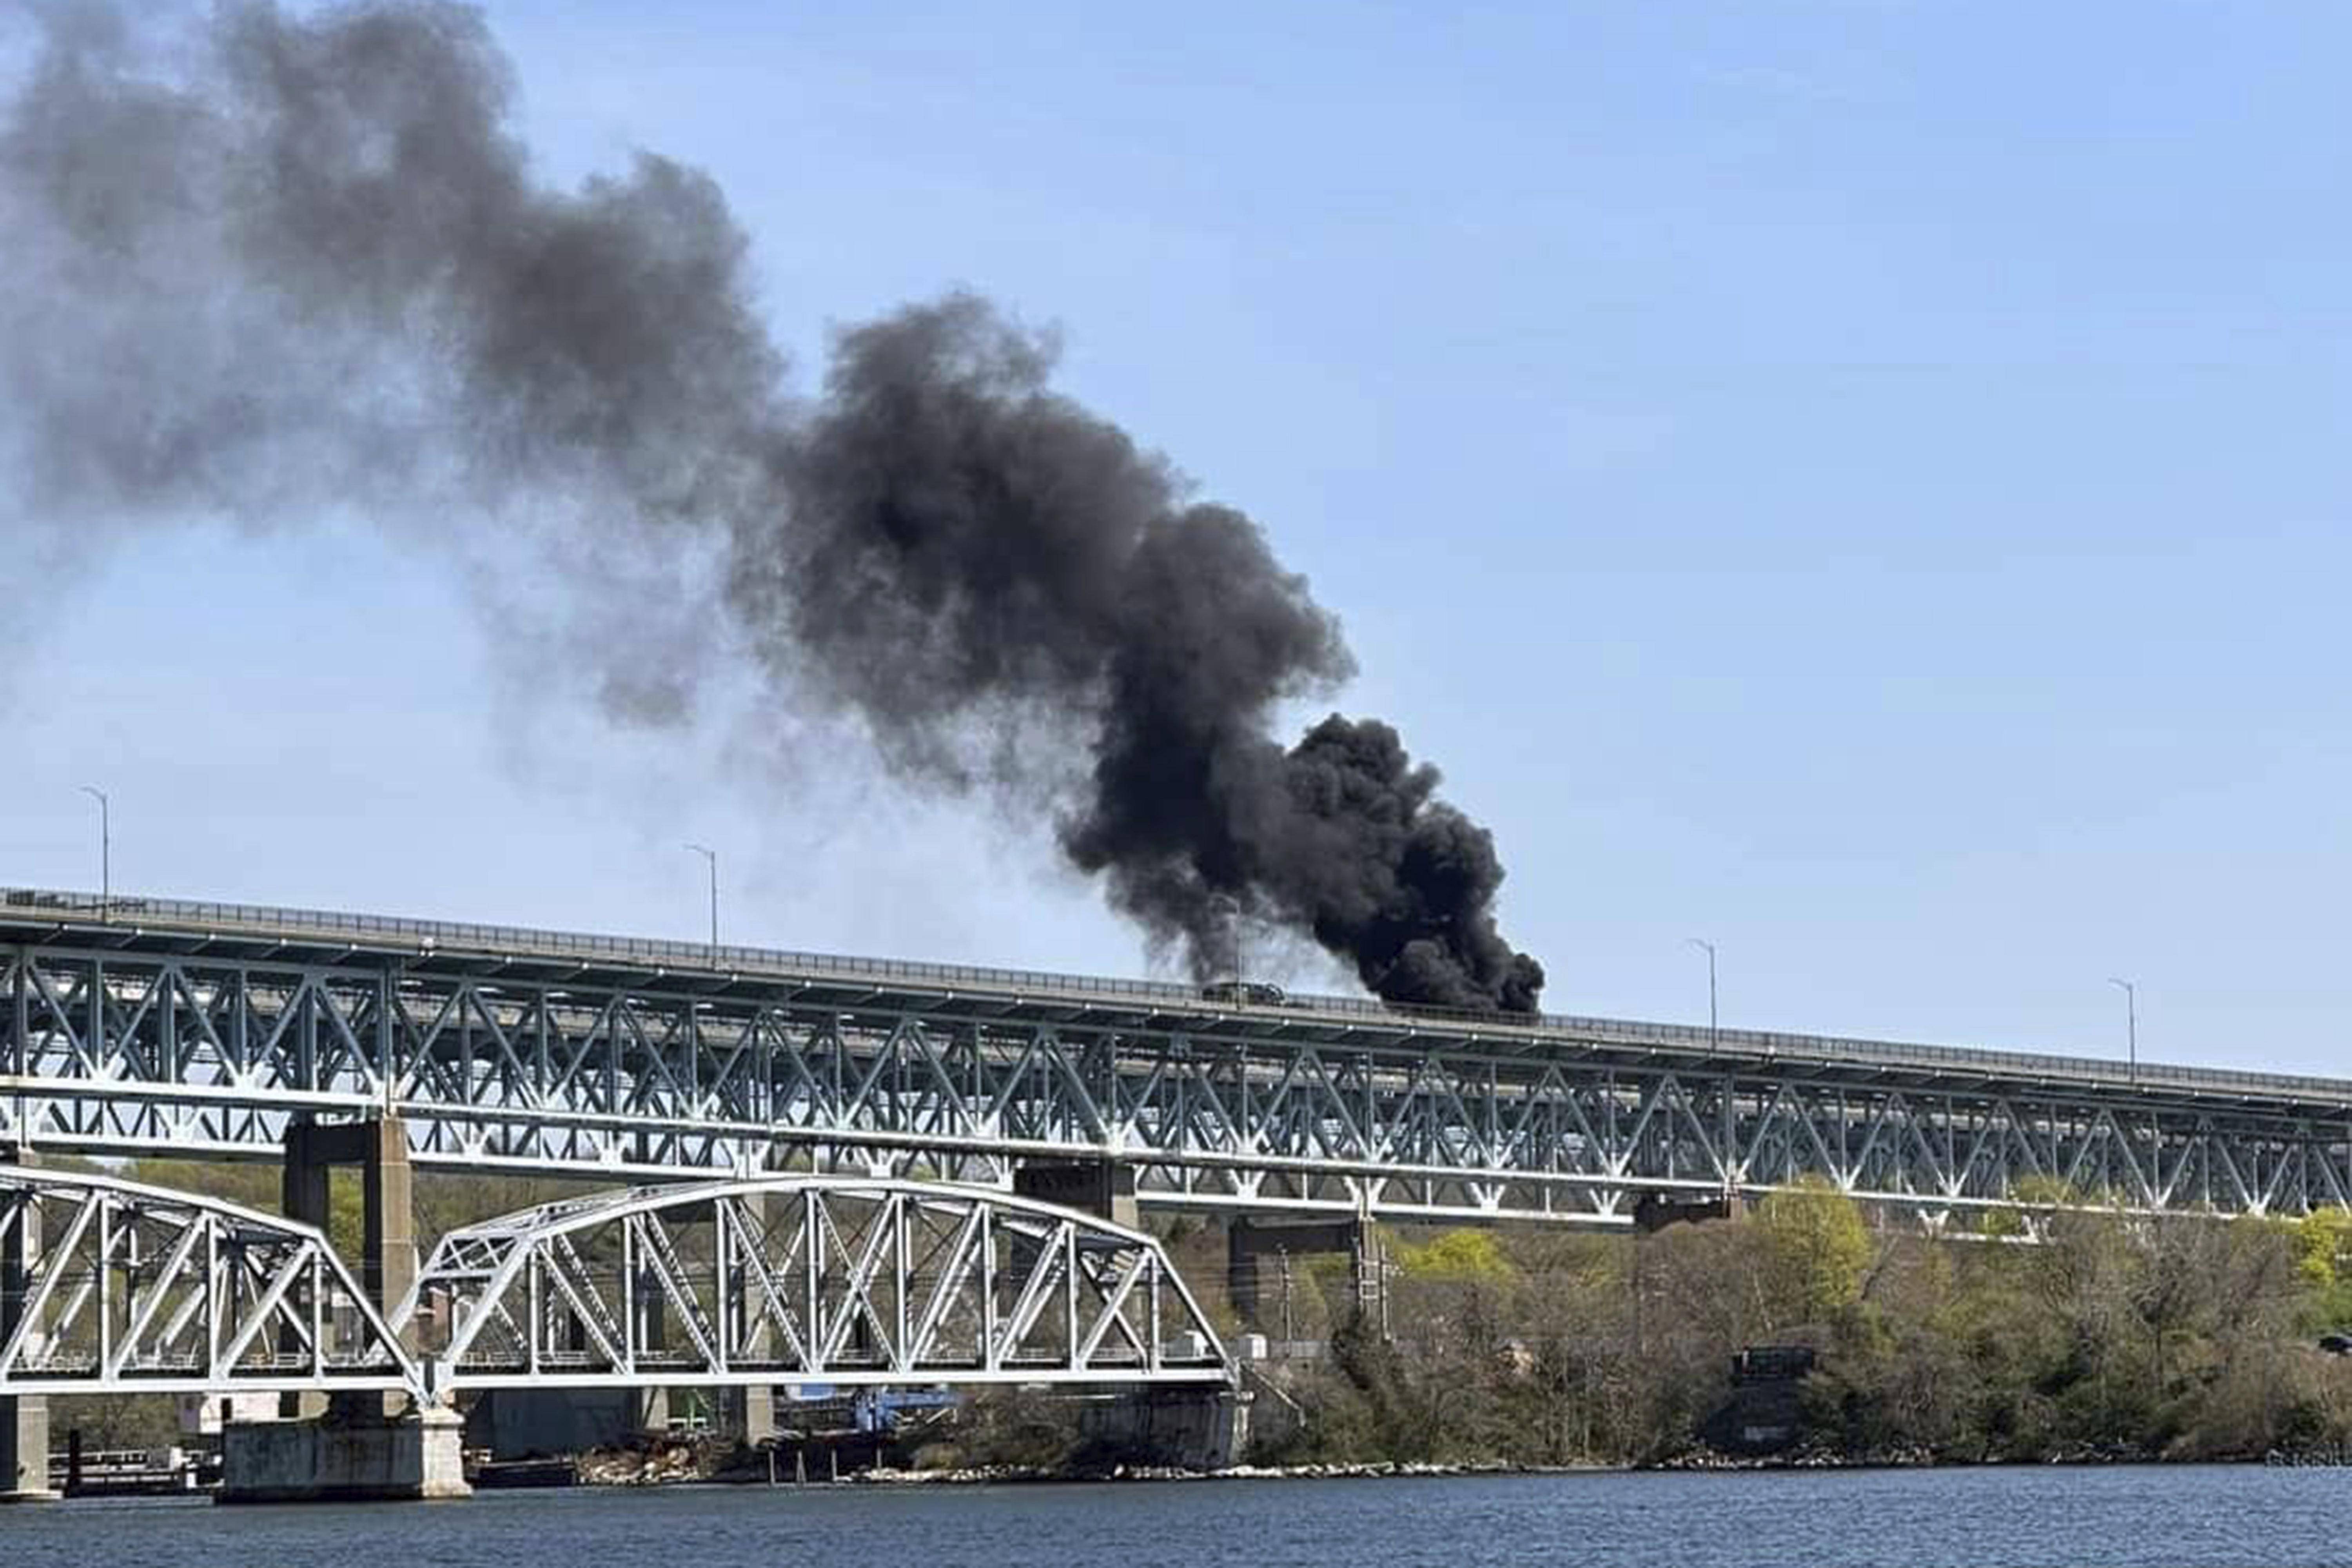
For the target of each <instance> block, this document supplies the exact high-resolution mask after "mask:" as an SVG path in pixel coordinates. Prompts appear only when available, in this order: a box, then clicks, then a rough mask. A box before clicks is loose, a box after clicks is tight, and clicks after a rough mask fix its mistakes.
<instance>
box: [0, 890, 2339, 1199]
mask: <svg viewBox="0 0 2352 1568" xmlns="http://www.w3.org/2000/svg"><path fill="white" fill-rule="evenodd" d="M318 918H323V917H318ZM13 919H14V917H13V916H12V915H10V914H8V913H7V912H5V911H0V934H5V932H6V931H8V929H9V922H10V921H12V920H13ZM19 934H26V935H27V937H28V940H26V941H25V942H21V943H20V944H18V945H16V946H14V947H7V948H0V1003H5V1006H6V1009H7V1015H6V1018H5V1025H6V1028H5V1048H0V1140H5V1139H7V1138H10V1137H16V1138H20V1139H24V1140H26V1141H28V1142H33V1143H35V1144H40V1145H47V1146H53V1147H61V1148H68V1149H80V1150H89V1151H101V1152H108V1151H110V1152H177V1153H190V1154H215V1155H229V1156H236V1155H240V1154H242V1155H252V1156H271V1157H274V1155H275V1153H276V1151H277V1149H278V1142H279V1139H280V1138H281V1136H282V1133H283V1130H284V1125H285V1121H286V1118H287V1116H288V1114H289V1112H292V1111H294V1110H314V1111H323V1112H329V1113H337V1112H340V1113H345V1114H358V1113H364V1112H367V1111H370V1110H381V1111H386V1112H393V1113H397V1114H398V1115H400V1116H401V1117H402V1118H403V1119H404V1121H405V1122H406V1124H407V1125H408V1126H409V1128H410V1130H411V1138H412V1142H413V1144H414V1148H415V1155H416V1158H417V1159H418V1160H419V1161H420V1162H421V1163H426V1164H436V1163H438V1164H444V1165H453V1166H455V1165H462V1166H465V1167H467V1168H478V1167H485V1166H503V1167H508V1168H512V1169H517V1170H536V1171H549V1172H562V1173H573V1174H579V1173H605V1174H623V1175H627V1176H633V1177H635V1176H643V1177H647V1178H658V1177H675V1176H677V1175H679V1174H685V1173H735V1174H749V1173H758V1172H761V1171H795V1170H814V1171H846V1172H852V1173H861V1174H877V1175H878V1174H907V1173H912V1174H921V1175H935V1176H938V1177H941V1178H944V1179H947V1180H950V1181H955V1182H960V1183H964V1184H980V1185H991V1184H1003V1182H1005V1181H1006V1180H1008V1179H1009V1175H1010V1172H1011V1169H1012V1166H1013V1164H1014V1163H1017V1162H1018V1161H1021V1160H1024V1159H1028V1158H1036V1157H1048V1158H1051V1157H1061V1158H1067V1157H1071V1156H1074V1155H1076V1156H1092V1157H1108V1158H1111V1159H1115V1160H1118V1161H1121V1162H1124V1163H1128V1164H1129V1165H1131V1166H1132V1167H1133V1168H1134V1169H1135V1171H1136V1173H1137V1178H1138V1196H1139V1200H1140V1201H1141V1202H1143V1203H1145V1204H1150V1205H1164V1206H1171V1207H1184V1208H1194V1209H1232V1210H1252V1209H1260V1210H1280V1209H1292V1210H1318V1211H1323V1212H1345V1213H1350V1214H1352V1213H1360V1212H1370V1213H1372V1214H1376V1215H1384V1216H1390V1217H1397V1218H1429V1219H1438V1218H1445V1219H1454V1218H1474V1219H1475V1218H1504V1217H1508V1218H1519V1219H1541V1220H1558V1221H1566V1222H1570V1223H1584V1224H1599V1225H1622V1224H1624V1223H1627V1222H1628V1219H1629V1216H1630V1214H1631V1211H1632V1208H1633V1203H1634V1200H1635V1199H1636V1198H1638V1197H1639V1196H1640V1195H1641V1194H1644V1193H1661V1194H1724V1193H1727V1192H1731V1193H1737V1192H1754V1191H1760V1190H1769V1189H1770V1188H1772V1187H1774V1186H1778V1185H1780V1184H1786V1183H1789V1182H1790V1181H1793V1180H1796V1179H1799V1178H1801V1177H1820V1178H1825V1179H1827V1180H1829V1181H1831V1182H1832V1183H1834V1184H1837V1185H1838V1186H1839V1187H1841V1188H1843V1190H1846V1191H1848V1192H1851V1193H1853V1194H1855V1195H1856V1196H1857V1197H1860V1198H1863V1199H1865V1200H1868V1201H1871V1202H1874V1203H1882V1204H1888V1205H1901V1206H1904V1207H1907V1208H1910V1209H1914V1210H1916V1211H1919V1212H1922V1213H1924V1214H1927V1215H1931V1216H1933V1215H1949V1214H1956V1213H1965V1212H1967V1211H1969V1210H1972V1209H1982V1208H1987V1207H1995V1208H1998V1207H2007V1206H2014V1205H2017V1204H2018V1203H2019V1201H2020V1199H2019V1194H2020V1189H2021V1187H2023V1188H2025V1189H2027V1190H2028V1191H2031V1192H2033V1193H2034V1194H2035V1195H2037V1196H2039V1197H2041V1198H2042V1199H2043V1200H2044V1201H2047V1199H2048V1196H2049V1194H2050V1193H2051V1192H2052V1191H2058V1190H2063V1191H2066V1192H2071V1193H2074V1194H2080V1195H2081V1196H2082V1197H2083V1199H2084V1201H2091V1202H2096V1203H2098V1204H2100V1205H2111V1206H2116V1207H2122V1208H2125V1209H2129V1210H2147V1211H2152V1212H2153V1211H2170V1210H2190V1211H2210V1212H2220V1213H2228V1214H2234V1213H2245V1212H2259V1213H2297V1212H2301V1211H2304V1210H2305V1209H2308V1208H2311V1207H2315V1206H2319V1205H2336V1204H2344V1203H2345V1202H2347V1195H2348V1194H2352V1085H2347V1084H2341V1083H2336V1082H2333V1081H2332V1080H2311V1079H2280V1078H2264V1077H2262V1076H2260V1075H2252V1074H2226V1073H2220V1072H2209V1071H2204V1070H2201V1069H2191V1068H2143V1069H2141V1071H2140V1072H2139V1074H2138V1075H2137V1077H2136V1078H2135V1079H2128V1080H2127V1079H2126V1078H2125V1075H2124V1070H2123V1069H2122V1068H2121V1067H2120V1066H2116V1065H2113V1064H2105V1063H2096V1062H2074V1061H2070V1060H2068V1059H2066V1058H2032V1057H2001V1056H1994V1055H1991V1054H1979V1053H1969V1052H1964V1051H1955V1050H1950V1049H1946V1048H1940V1047H1889V1046H1880V1045H1874V1044H1871V1043H1867V1042H1854V1043H1847V1044H1841V1043H1840V1042H1834V1041H1816V1040H1808V1039H1805V1038H1803V1037H1715V1036H1712V1035H1710V1034H1709V1032H1707V1031H1703V1030H1702V1031H1691V1030H1674V1029H1670V1028H1666V1027H1664V1026H1636V1025H1610V1024H1606V1023H1605V1022H1599V1021H1594V1022H1591V1023H1589V1024H1571V1023H1565V1022H1561V1021H1551V1022H1548V1023H1545V1024H1542V1025H1538V1026H1511V1025H1509V1024H1507V1022H1493V1023H1485V1024H1480V1025H1477V1026H1462V1025H1454V1024H1446V1025H1438V1024H1432V1023H1428V1022H1424V1021H1422V1020H1418V1019H1414V1018H1408V1017H1402V1016H1386V1015H1381V1014H1379V1013H1377V1012H1371V1013H1370V1014H1367V1013H1366V1012H1364V1011H1361V1010H1356V1011H1346V1012H1340V1011H1331V1012H1318V1011H1314V1010H1311V1009H1298V1008H1281V1007H1245V1006H1234V1007H1212V1006H1209V1005H1204V1004H1202V1003H1200V1002H1199V1001H1198V1000H1197V999H1196V1000H1195V1001H1194V1002H1193V1003H1192V1004H1191V1005H1189V1007H1188V1006H1186V1005H1179V1004H1178V1003H1175V1002H1172V1001H1169V1000H1166V999H1164V998H1161V999H1149V1000H1132V999H1128V998H1126V997H1124V996H1122V995H1118V994H1113V995H1111V996H1110V997H1108V998H1107V999H1106V998H1103V997H1096V996H1091V995H1086V994H1076V993H1075V992H1070V991H1068V990H1067V987H1065V989H1064V990H1062V991H1040V992H1039V993H1037V994H1032V993H1031V992H1030V991H1028V990H1026V989H1024V988H1023V987H1021V986H1020V985H1018V984H1013V983H1012V982H1006V983H1004V984H997V985H995V986H993V987H991V986H985V985H973V986H967V987H948V986H943V985H941V984H938V983H937V982H936V981H934V980H931V979H929V978H925V979H923V980H921V981H919V982H918V981H904V980H898V979H894V978H892V977H891V975H890V974H889V973H887V971H888V970H889V969H890V968H891V966H888V965H884V964H879V963H877V964H874V965H872V966H871V969H872V973H871V974H870V976H865V977H856V976H846V975H844V974H840V973H822V974H820V973H804V974H803V973H793V972H789V971H788V970H787V969H783V968H780V969H779V971H778V972H777V973H744V972H740V971H736V970H721V969H719V968H716V967H707V968H703V969H696V968H693V967H690V966H689V967H681V968H672V967H670V966H669V965H667V964H630V963H617V962H613V961H609V960H598V959H593V958H591V957H587V956H580V957H566V956H563V955H562V954H560V953H559V954H549V953H544V952H538V951H536V950H535V949H534V950H532V951H529V952H523V951H514V952H505V951H498V950H494V949H488V948H485V949H480V950H469V951H454V950H452V949H451V948H449V947H446V946H444V947H435V946H433V945H432V944H430V943H429V942H425V943H419V942H411V943H410V944H409V945H408V946H406V947H405V948H403V949H401V950H399V951H389V950H387V948H386V946H385V945H384V944H383V943H378V944H377V945H374V946H369V945H365V944H363V943H360V942H342V943H336V942H327V941H325V940H322V939H320V938H319V937H317V936H315V935H307V934H306V935H302V936H300V937H299V938H298V937H296V936H294V935H291V934H281V935H275V936H268V935H256V934H254V933H252V932H250V931H245V930H244V929H243V928H242V927H240V926H238V925H236V923H235V922H229V923H226V924H224V925H223V926H222V927H221V929H218V930H214V929H211V928H208V927H207V928H201V929H182V928H178V927H169V926H167V927H165V928H163V929H160V930H149V929H147V928H146V927H144V926H142V927H139V928H134V929H130V930H123V929H112V930H109V929H104V928H96V927H91V926H88V925H76V924H60V925H58V926H57V927H56V928H55V929H52V930H48V931H43V932H40V933H29V932H24V931H21V928H20V929H19ZM526 934H528V933H526ZM36 936H37V940H36V939H33V938H35V937H36ZM583 940H585V939H583ZM751 956H754V957H756V956H757V955H751ZM831 962H835V963H836V964H837V965H844V966H845V965H846V964H847V962H848V961H831ZM779 963H781V961H779ZM1015 978H1016V979H1017V977H1015ZM1727 1040H1728V1041H1729V1043H1727Z"/></svg>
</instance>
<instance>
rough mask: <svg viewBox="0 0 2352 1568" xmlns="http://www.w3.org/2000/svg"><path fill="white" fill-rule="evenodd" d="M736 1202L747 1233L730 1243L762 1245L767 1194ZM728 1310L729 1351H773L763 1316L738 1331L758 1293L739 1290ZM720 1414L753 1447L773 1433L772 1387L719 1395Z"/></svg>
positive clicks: (755, 1356)
mask: <svg viewBox="0 0 2352 1568" xmlns="http://www.w3.org/2000/svg"><path fill="white" fill-rule="evenodd" d="M736 1202H737V1203H738V1204H739V1205H740V1207H741V1212H742V1215H743V1218H744V1220H745V1222H746V1224H745V1226H744V1229H745V1230H746V1231H747V1232H749V1234H748V1235H746V1236H744V1237H740V1238H738V1239H737V1240H736V1241H735V1242H733V1243H730V1245H731V1246H736V1247H752V1246H755V1245H762V1244H761V1242H760V1237H763V1236H764V1235H765V1234H766V1233H767V1229H768V1224H769V1215H768V1196H767V1194H764V1193H761V1194H757V1195H755V1196H751V1197H746V1198H739V1199H737V1200H736ZM730 1310H731V1311H732V1312H733V1313H734V1314H735V1318H734V1321H735V1324H736V1326H737V1329H736V1333H735V1336H734V1338H733V1339H732V1340H731V1341H730V1346H729V1349H730V1354H733V1355H737V1356H741V1357H744V1358H746V1359H749V1360H755V1361H756V1360H763V1359H765V1358H766V1357H767V1356H769V1355H771V1354H772V1353H773V1346H774V1342H775V1329H774V1327H773V1326H772V1324H770V1323H769V1322H768V1321H766V1319H765V1318H764V1317H763V1318H761V1321H760V1326H759V1327H758V1328H757V1329H755V1330H752V1331H751V1332H749V1333H745V1332H742V1331H741V1325H743V1324H745V1323H748V1322H750V1321H751V1319H752V1317H753V1316H754V1315H755V1314H757V1313H758V1312H759V1310H760V1304H759V1292H758V1291H756V1290H752V1289H738V1290H736V1292H735V1295H734V1299H733V1300H732V1301H731V1302H730ZM719 1414H720V1416H721V1418H722V1419H723V1420H724V1422H725V1425H726V1429H727V1430H728V1431H729V1432H730V1433H732V1434H734V1436H736V1437H738V1438H740V1440H742V1441H743V1442H744V1443H747V1444H751V1445H754V1446H756V1445H758V1444H761V1443H764V1442H767V1441H768V1440H769V1439H771V1438H772V1437H773V1436H775V1435H776V1391H775V1388H774V1386H773V1385H772V1384H753V1385H751V1386H750V1387H746V1388H730V1389H728V1390H726V1391H725V1392H724V1393H723V1394H721V1395H720V1399H719Z"/></svg>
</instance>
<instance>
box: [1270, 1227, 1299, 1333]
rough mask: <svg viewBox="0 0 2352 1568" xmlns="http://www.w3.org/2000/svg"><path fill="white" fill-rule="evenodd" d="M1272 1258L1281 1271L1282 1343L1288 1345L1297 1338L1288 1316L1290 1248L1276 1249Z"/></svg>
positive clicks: (1294, 1322)
mask: <svg viewBox="0 0 2352 1568" xmlns="http://www.w3.org/2000/svg"><path fill="white" fill-rule="evenodd" d="M1274 1258H1275V1266H1276V1268H1279V1269H1280V1270H1281V1271H1282V1342H1283V1343H1284V1344H1285V1345H1289V1344H1291V1343H1293V1342H1295V1341H1297V1338H1298V1329H1297V1323H1296V1321H1294V1320H1293V1319H1292V1317H1291V1314H1290V1248H1288V1247H1276V1248H1275V1249H1274ZM1284 1353H1285V1354H1287V1353H1289V1352H1287V1351H1286V1352H1284Z"/></svg>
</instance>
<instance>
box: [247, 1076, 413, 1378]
mask: <svg viewBox="0 0 2352 1568" xmlns="http://www.w3.org/2000/svg"><path fill="white" fill-rule="evenodd" d="M337 1165H357V1166H358V1167H359V1168H360V1257H359V1268H358V1273H359V1277H360V1285H361V1287H362V1289H365V1290H366V1291H367V1293H368V1296H369V1299H370V1300H373V1301H374V1303H375V1305H376V1308H377V1310H380V1311H383V1312H390V1311H391V1310H393V1308H394V1307H396V1306H398V1305H399V1304H400V1300H401V1298H402V1297H404V1296H405V1295H406V1294H407V1293H408V1289H409V1287H410V1286H412V1285H414V1284H415V1283H416V1272H417V1267H418V1264H417V1253H416V1212H415V1173H414V1170H413V1168H412V1167H411V1165H410V1163H409V1158H408V1131H407V1129H406V1128H405V1126H404V1125H403V1123H402V1122H401V1120H400V1118H398V1117H396V1116H381V1117H373V1118H371V1119H370V1120H368V1121H334V1122H320V1121H316V1120H314V1119H313V1118H312V1117H310V1116H309V1115H307V1114H305V1115H298V1116H296V1117H295V1118H294V1119H293V1120H292V1121H290V1122H289V1123H288V1125H287V1129H286V1153H285V1161H284V1163H283V1164H282V1165H281V1166H280V1168H279V1172H278V1207H279V1208H280V1210H281V1211H283V1213H284V1214H285V1215H286V1217H287V1218H289V1219H296V1220H300V1221H301V1222H302V1223H303V1224H305V1225H314V1226H318V1227H319V1228H320V1230H325V1229H327V1227H328V1226H329V1223H330V1220H331V1215H332V1211H333V1201H332V1195H331V1194H332V1187H331V1177H332V1174H333V1172H334V1168H335V1167H336V1166H337ZM339 1401H343V1402H348V1405H349V1408H348V1409H346V1408H345V1404H344V1403H339V1404H338V1405H337V1406H336V1407H337V1409H338V1410H339V1411H342V1412H343V1413H345V1414H349V1415H358V1414H362V1413H367V1414H374V1413H381V1414H383V1415H394V1414H397V1413H398V1411H399V1410H400V1409H401V1408H402V1407H404V1405H405V1404H406V1396H405V1395H404V1394H386V1395H384V1396H383V1399H382V1401H381V1402H379V1401H378V1400H377V1398H376V1396H374V1395H373V1394H351V1395H345V1396H339ZM325 1408H326V1405H325V1404H324V1402H322V1401H321V1400H320V1398H319V1397H318V1396H317V1395H316V1394H302V1395H288V1396H287V1397H286V1398H285V1399H283V1400H281V1401H280V1403H279V1409H278V1414H280V1415H305V1416H308V1415H318V1414H320V1412H321V1411H322V1410H324V1409H325Z"/></svg>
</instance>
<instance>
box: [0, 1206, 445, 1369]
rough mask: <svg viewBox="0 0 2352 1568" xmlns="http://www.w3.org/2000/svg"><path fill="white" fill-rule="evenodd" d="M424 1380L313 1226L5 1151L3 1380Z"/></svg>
mask: <svg viewBox="0 0 2352 1568" xmlns="http://www.w3.org/2000/svg"><path fill="white" fill-rule="evenodd" d="M417 1386H419V1383H418V1373H417V1369H416V1364H415V1360H414V1359H413V1358H412V1357H411V1356H410V1355H409V1354H408V1352H406V1351H405V1350H404V1348H403V1347H402V1345H401V1343H400V1341H399V1339H398V1337H397V1336H396V1335H394V1333H393V1331H392V1330H391V1329H390V1328H389V1327H388V1326H387V1325H386V1324H385V1322H384V1320H383V1316H382V1315H381V1314H380V1313H378V1312H377V1310H375V1308H374V1306H373V1303H371V1302H370V1301H369V1300H368V1299H367V1296H366V1293H365V1292H364V1291H363V1290H362V1289H361V1288H360V1285H359V1283H358V1281H357V1280H355V1279H352V1274H351V1271H350V1270H349V1269H348V1268H345V1267H344V1265H343V1262H342V1260H341V1258H338V1257H337V1256H336V1255H335V1250H334V1248H333V1247H331V1246H329V1245H328V1243H327V1240H326V1238H325V1237H323V1236H321V1235H320V1233H319V1231H318V1230H317V1229H316V1228H315V1227H313V1226H307V1225H301V1224H299V1223H297V1222H295V1221H292V1220H287V1219H280V1218H278V1216H277V1215H266V1214H261V1213H257V1211H255V1210H252V1209H247V1208H241V1207H239V1206H238V1205H235V1204H227V1203H221V1202H218V1201H215V1200H214V1199H211V1198H203V1197H197V1196H194V1195H193V1194H188V1193H183V1192H175V1191H173V1190H172V1189H170V1188H166V1187H155V1186H149V1185H146V1184H142V1183H138V1182H129V1181H121V1180H118V1179H116V1178H114V1177H110V1176H100V1175H93V1174H86V1173H79V1172H67V1171H54V1170H44V1169H41V1168H38V1167H34V1166H20V1165H0V1394H92V1393H222V1392H229V1391H234V1390H236V1389H241V1388H243V1389H253V1390H257V1391H258V1390H270V1389H275V1390H278V1391H297V1390H303V1389H384V1390H392V1389H414V1388H415V1387H417Z"/></svg>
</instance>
